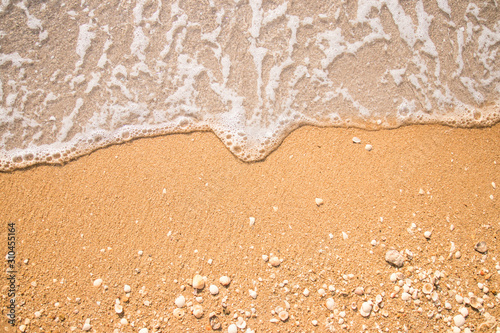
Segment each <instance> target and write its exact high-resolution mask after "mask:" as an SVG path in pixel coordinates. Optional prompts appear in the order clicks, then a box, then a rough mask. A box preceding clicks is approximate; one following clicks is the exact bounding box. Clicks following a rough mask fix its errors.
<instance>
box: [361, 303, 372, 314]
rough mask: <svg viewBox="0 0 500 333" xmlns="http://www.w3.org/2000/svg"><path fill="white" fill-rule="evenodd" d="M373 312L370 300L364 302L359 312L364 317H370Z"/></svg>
mask: <svg viewBox="0 0 500 333" xmlns="http://www.w3.org/2000/svg"><path fill="white" fill-rule="evenodd" d="M371 312H372V305H371V304H370V303H369V302H364V303H363V304H362V305H361V308H360V309H359V314H360V315H362V316H363V317H368V316H369V315H370V313H371Z"/></svg>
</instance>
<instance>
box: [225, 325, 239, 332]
mask: <svg viewBox="0 0 500 333" xmlns="http://www.w3.org/2000/svg"><path fill="white" fill-rule="evenodd" d="M237 332H238V327H236V325H235V324H231V325H229V327H228V328H227V333H237Z"/></svg>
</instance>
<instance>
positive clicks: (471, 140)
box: [0, 125, 500, 332]
mask: <svg viewBox="0 0 500 333" xmlns="http://www.w3.org/2000/svg"><path fill="white" fill-rule="evenodd" d="M353 137H358V138H359V139H360V140H361V143H359V144H355V143H353V141H352V140H353ZM499 142H500V126H499V125H496V126H494V127H492V128H483V129H457V128H450V127H443V126H410V127H405V128H400V129H395V130H382V131H363V130H356V129H339V128H315V127H303V128H300V129H299V130H297V131H295V132H293V133H292V134H291V135H290V136H289V137H287V138H286V139H285V141H284V142H283V143H282V145H281V146H280V147H279V149H277V150H276V151H275V152H273V153H272V154H271V155H270V156H269V157H268V158H267V159H266V160H264V161H262V162H257V163H244V162H241V161H240V160H238V159H237V158H235V157H234V156H233V155H232V154H231V152H230V151H229V150H228V149H227V148H226V147H224V145H223V144H222V143H221V142H220V141H219V139H217V138H216V137H215V135H213V134H212V133H209V132H204V133H192V134H180V135H168V136H164V137H156V138H150V139H141V140H136V141H132V142H128V143H125V144H122V145H117V146H110V147H108V148H105V149H100V150H98V151H95V152H94V153H92V154H90V155H87V156H83V157H81V158H78V159H77V160H74V161H71V162H70V163H67V164H66V165H62V166H54V165H49V166H37V167H33V168H29V169H26V170H18V171H15V172H11V173H2V174H0V186H1V188H2V191H1V192H0V216H1V220H2V223H3V224H4V227H3V228H2V229H1V237H2V239H3V244H4V247H3V249H4V253H7V252H8V249H7V236H8V232H9V229H8V227H7V224H8V223H14V224H15V232H13V233H14V234H15V268H16V273H15V279H16V280H15V281H16V282H15V286H16V288H15V295H16V298H15V317H16V321H15V326H14V328H12V327H11V328H9V327H10V325H8V323H6V322H5V323H4V327H5V331H9V329H11V330H12V332H14V331H15V329H17V331H19V329H21V330H22V331H25V332H49V331H50V332H68V331H76V332H79V331H82V329H85V330H87V329H88V330H89V331H91V332H146V331H145V330H143V329H147V330H148V332H203V331H210V330H212V327H215V328H216V327H217V325H216V324H217V323H219V324H220V326H221V328H220V329H221V331H222V332H228V330H229V331H231V330H232V329H233V328H237V330H238V332H245V331H246V332H252V331H255V332H344V331H345V332H360V331H366V332H379V331H380V332H398V331H399V332H404V331H408V332H430V331H436V332H446V331H453V329H455V330H457V329H458V326H460V328H459V330H460V331H462V332H467V330H468V331H469V332H470V331H472V332H480V331H482V332H495V331H498V320H499V317H500V296H499V294H498V289H499V287H500V286H499V282H500V266H499V261H500V260H499V259H500V258H499V257H498V256H499V254H498V251H499V246H498V245H499V244H500V242H499V240H498V239H499V237H500V209H499V205H498V197H499V194H498V191H499V189H498V186H500V177H499V176H500V172H499V163H500V146H499ZM367 144H370V145H372V147H373V149H372V150H371V151H368V150H366V149H365V145H367ZM426 232H427V233H426ZM426 236H427V237H426ZM478 242H485V244H486V251H485V249H484V248H476V249H475V245H476V244H477V243H478ZM483 245H484V244H483ZM390 249H395V250H397V251H399V252H400V253H401V255H402V258H403V259H404V265H403V266H402V267H401V268H397V267H394V266H392V265H390V264H389V263H388V262H386V260H385V255H386V252H387V251H388V250H390ZM479 251H482V252H484V253H480V252H479ZM275 257H276V258H277V259H279V261H276V260H277V259H276V258H275ZM271 263H273V264H275V265H276V264H279V265H278V266H273V265H271ZM8 264H9V262H8V261H4V264H3V266H4V271H5V270H7V269H8ZM195 275H200V276H202V277H203V279H204V280H203V281H204V288H202V289H194V288H193V286H192V284H193V280H192V279H193V278H194V277H195ZM222 276H227V277H229V278H230V284H229V285H228V286H223V285H221V283H220V281H219V279H220V277H222ZM197 283H199V282H198V281H197ZM126 285H127V286H129V287H130V291H129V292H128V293H127V292H125V290H128V289H127V287H126ZM211 285H214V286H216V288H215V287H210V286H211ZM124 288H125V289H124ZM429 288H430V289H429ZM216 289H218V290H216ZM8 290H9V281H8V280H6V279H3V283H2V296H3V298H2V305H1V307H2V320H5V318H6V316H7V314H8V313H9V309H8V305H9V302H10V298H9V297H7V292H8ZM215 291H218V293H217V294H215V295H213V294H212V293H211V292H214V293H215ZM180 295H183V296H184V299H185V302H184V303H185V305H184V304H182V302H181V304H178V305H183V307H182V309H181V310H176V308H177V306H176V304H175V300H176V299H177V298H178V297H179V296H180ZM116 304H118V306H116ZM193 310H195V312H196V314H197V315H198V316H199V315H200V311H202V313H201V317H200V318H196V317H195V316H194V315H193ZM367 310H369V311H368V313H366V311H367ZM118 312H121V313H118ZM211 315H212V316H211ZM363 315H366V316H363ZM176 316H178V317H180V318H177V317H176ZM280 317H281V318H282V319H283V318H285V317H287V318H285V320H284V321H283V320H282V319H280ZM462 319H464V323H462V322H461V320H462ZM86 322H87V324H88V325H86ZM232 324H234V325H236V324H237V325H238V327H236V326H234V325H233V326H230V325H232ZM211 326H212V327H211Z"/></svg>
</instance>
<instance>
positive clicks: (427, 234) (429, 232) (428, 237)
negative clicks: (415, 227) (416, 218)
mask: <svg viewBox="0 0 500 333" xmlns="http://www.w3.org/2000/svg"><path fill="white" fill-rule="evenodd" d="M431 235H432V232H431V231H426V232H424V237H425V238H427V239H431Z"/></svg>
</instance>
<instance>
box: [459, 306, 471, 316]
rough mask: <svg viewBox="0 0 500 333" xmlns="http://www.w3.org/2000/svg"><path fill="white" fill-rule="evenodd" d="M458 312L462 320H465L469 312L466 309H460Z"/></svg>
mask: <svg viewBox="0 0 500 333" xmlns="http://www.w3.org/2000/svg"><path fill="white" fill-rule="evenodd" d="M458 312H460V314H461V315H462V316H464V318H466V317H467V316H468V315H469V310H467V308H460V310H458Z"/></svg>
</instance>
